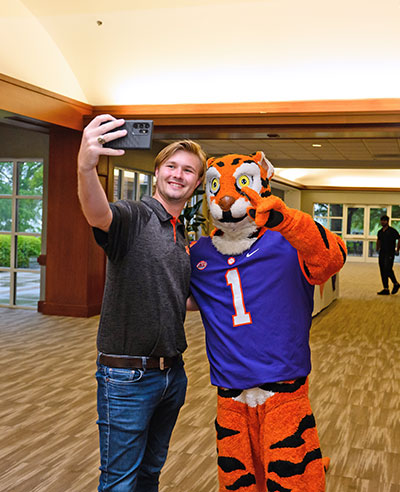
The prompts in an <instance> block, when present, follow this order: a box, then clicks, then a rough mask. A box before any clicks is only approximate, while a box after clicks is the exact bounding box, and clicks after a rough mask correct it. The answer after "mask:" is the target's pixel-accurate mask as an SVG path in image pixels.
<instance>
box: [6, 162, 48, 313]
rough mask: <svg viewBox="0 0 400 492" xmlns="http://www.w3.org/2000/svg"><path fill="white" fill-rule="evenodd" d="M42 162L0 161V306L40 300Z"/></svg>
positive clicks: (31, 304)
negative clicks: (39, 261)
mask: <svg viewBox="0 0 400 492" xmlns="http://www.w3.org/2000/svg"><path fill="white" fill-rule="evenodd" d="M42 211H43V161H39V160H38V161H16V160H9V161H0V305H2V306H9V307H10V306H19V307H27V308H37V303H38V301H39V299H40V273H41V272H40V266H39V264H38V262H37V258H38V256H39V255H40V254H41V248H42Z"/></svg>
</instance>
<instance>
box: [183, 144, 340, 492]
mask: <svg viewBox="0 0 400 492" xmlns="http://www.w3.org/2000/svg"><path fill="white" fill-rule="evenodd" d="M272 175H273V167H272V165H271V164H270V163H269V161H268V160H267V159H266V158H265V156H264V154H263V153H262V152H257V153H255V154H252V155H237V154H230V155H226V156H223V157H220V158H211V159H209V160H208V161H207V173H206V195H207V201H208V206H209V209H210V213H211V216H212V219H213V222H214V225H215V226H216V229H215V230H214V231H213V233H212V234H211V236H210V237H201V238H200V239H199V240H198V241H197V242H196V243H195V244H194V245H193V246H192V247H191V252H190V253H191V261H192V280H191V292H192V299H194V301H195V303H194V302H193V300H190V301H189V303H188V305H189V308H193V309H194V308H196V307H197V306H198V307H199V309H200V311H201V316H202V320H203V323H204V326H205V330H206V346H207V355H208V358H209V362H210V374H211V383H212V384H213V385H215V386H217V387H218V409H217V419H216V431H217V449H218V477H219V484H220V489H219V490H220V492H225V491H228V490H233V491H239V492H241V491H243V492H256V491H257V492H264V491H268V492H322V491H324V490H325V470H324V466H325V468H326V465H327V463H325V460H326V459H324V458H322V456H321V451H320V445H319V439H318V434H317V429H316V425H315V419H314V416H313V413H312V410H311V406H310V402H309V398H308V374H309V373H310V370H311V361H310V347H309V330H310V326H311V320H312V310H313V289H314V285H318V284H322V283H324V282H326V281H327V280H328V279H329V278H330V277H331V276H332V275H333V274H335V273H336V272H338V271H339V270H340V268H341V267H342V266H343V264H344V262H345V259H346V248H345V245H344V243H343V241H342V240H341V239H340V238H339V237H338V236H336V235H335V234H333V233H331V232H330V231H328V230H327V229H325V228H324V227H322V226H321V225H320V224H318V223H316V222H314V220H313V219H312V218H311V217H310V216H309V215H307V214H305V213H303V212H300V211H298V210H294V209H291V208H288V207H287V206H286V205H285V204H284V202H283V201H282V200H280V199H279V198H277V197H275V196H273V195H271V188H270V184H269V182H270V179H271V177H272ZM196 305H197V306H196Z"/></svg>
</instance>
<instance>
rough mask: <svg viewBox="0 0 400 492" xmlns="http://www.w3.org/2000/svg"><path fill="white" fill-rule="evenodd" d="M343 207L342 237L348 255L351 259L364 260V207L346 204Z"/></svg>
mask: <svg viewBox="0 0 400 492" xmlns="http://www.w3.org/2000/svg"><path fill="white" fill-rule="evenodd" d="M345 209H346V213H345V220H346V226H345V227H346V228H345V235H344V239H345V241H346V246H347V254H348V257H349V259H351V260H352V261H365V254H366V253H365V240H364V239H365V230H366V207H365V206H359V205H357V206H352V205H346V206H345Z"/></svg>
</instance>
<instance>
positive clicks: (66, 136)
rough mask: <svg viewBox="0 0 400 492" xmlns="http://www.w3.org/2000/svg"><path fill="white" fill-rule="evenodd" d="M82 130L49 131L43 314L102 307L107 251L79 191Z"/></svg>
mask: <svg viewBox="0 0 400 492" xmlns="http://www.w3.org/2000/svg"><path fill="white" fill-rule="evenodd" d="M80 139H81V132H79V131H75V130H70V129H67V128H62V127H58V126H57V127H56V126H55V127H53V128H52V130H51V133H50V153H49V181H48V206H47V209H48V220H47V257H46V294H45V300H44V301H40V302H39V306H38V309H39V311H40V312H42V313H44V314H56V315H62V316H78V317H89V316H93V315H95V314H98V313H99V312H100V307H101V300H102V295H103V287H104V278H105V255H104V253H103V251H102V250H101V248H99V247H98V246H97V244H96V243H95V241H94V238H93V233H92V230H91V228H90V226H89V225H88V223H87V222H86V219H85V218H84V216H83V214H82V211H81V208H80V204H79V200H78V195H77V173H76V160H77V155H78V150H79V145H80Z"/></svg>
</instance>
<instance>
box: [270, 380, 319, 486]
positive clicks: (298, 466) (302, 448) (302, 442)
mask: <svg viewBox="0 0 400 492" xmlns="http://www.w3.org/2000/svg"><path fill="white" fill-rule="evenodd" d="M293 384H295V385H296V386H298V388H297V389H296V391H294V392H293V391H288V392H285V390H286V389H290V386H289V385H293ZM275 386H277V387H278V390H279V391H281V390H283V391H282V392H279V393H276V394H275V395H274V396H272V397H271V398H269V399H268V400H267V401H266V403H265V405H264V407H265V416H264V429H263V431H262V434H263V439H264V452H265V475H266V480H267V490H268V492H324V491H325V470H324V465H323V460H322V456H321V450H320V444H319V438H318V433H317V428H316V425H315V419H314V416H313V413H312V410H311V405H310V401H309V399H308V381H307V380H305V379H298V380H296V381H294V382H291V383H288V385H286V383H284V384H283V385H275ZM279 386H281V388H279ZM285 386H287V388H286V387H285Z"/></svg>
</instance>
